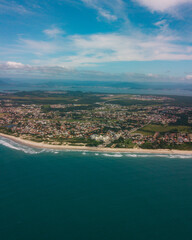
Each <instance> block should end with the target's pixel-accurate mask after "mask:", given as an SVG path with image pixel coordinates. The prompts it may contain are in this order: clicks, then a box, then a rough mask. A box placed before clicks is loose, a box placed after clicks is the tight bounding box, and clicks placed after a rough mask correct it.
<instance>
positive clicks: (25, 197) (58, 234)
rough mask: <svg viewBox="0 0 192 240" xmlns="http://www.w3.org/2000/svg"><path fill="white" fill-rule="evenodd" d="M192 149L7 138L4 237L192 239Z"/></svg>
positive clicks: (0, 212)
mask: <svg viewBox="0 0 192 240" xmlns="http://www.w3.org/2000/svg"><path fill="white" fill-rule="evenodd" d="M191 224H192V156H185V155H150V154H127V153H124V154H120V153H95V152H78V151H77V152H70V151H68V152H67V151H55V150H54V151H53V150H35V149H32V148H29V147H25V146H21V145H19V144H16V143H14V142H12V141H10V140H6V139H4V138H0V240H53V239H54V240H81V239H82V240H128V239H130V240H168V239H169V240H191V239H192V227H191Z"/></svg>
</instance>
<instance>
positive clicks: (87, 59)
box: [0, 24, 192, 68]
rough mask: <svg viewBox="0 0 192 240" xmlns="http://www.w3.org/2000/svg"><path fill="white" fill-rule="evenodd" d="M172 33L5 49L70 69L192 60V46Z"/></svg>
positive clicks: (71, 38)
mask: <svg viewBox="0 0 192 240" xmlns="http://www.w3.org/2000/svg"><path fill="white" fill-rule="evenodd" d="M158 25H159V24H158ZM168 32H169V31H162V32H161V33H160V34H158V35H153V34H143V33H139V32H131V33H130V34H129V35H128V34H123V33H119V34H115V33H111V34H90V35H68V36H60V38H51V39H48V40H47V41H35V40H32V39H20V40H19V44H17V45H14V46H12V48H11V47H7V48H6V51H5V48H4V52H5V53H4V54H5V56H7V55H8V53H9V52H10V54H13V52H15V51H17V52H16V53H17V57H18V56H19V55H20V56H22V55H23V56H24V57H26V55H27V58H30V59H31V63H33V64H34V63H35V64H39V65H55V66H62V67H67V68H70V67H81V66H83V67H85V66H95V65H98V64H103V63H107V62H121V61H153V60H172V61H176V60H192V47H191V46H190V42H186V43H183V42H182V39H180V38H178V37H177V36H175V35H173V34H172V35H169V33H168ZM180 41H181V43H180ZM0 51H1V49H0ZM1 56H3V52H1ZM9 59H11V57H10V58H9ZM19 59H21V58H19Z"/></svg>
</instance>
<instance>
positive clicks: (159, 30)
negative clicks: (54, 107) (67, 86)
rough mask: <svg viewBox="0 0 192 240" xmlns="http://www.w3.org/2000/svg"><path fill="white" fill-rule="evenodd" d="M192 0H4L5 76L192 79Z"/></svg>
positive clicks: (0, 68)
mask: <svg viewBox="0 0 192 240" xmlns="http://www.w3.org/2000/svg"><path fill="white" fill-rule="evenodd" d="M191 12H192V0H15V1H13V0H0V78H11V79H26V81H28V80H29V79H52V80H55V79H61V80H70V79H71V80H86V81H87V80H90V81H103V80H111V81H114V80H117V81H142V82H145V81H148V82H151V81H152V82H161V81H162V82H164V81H165V82H189V83H190V82H191V83H192V14H191Z"/></svg>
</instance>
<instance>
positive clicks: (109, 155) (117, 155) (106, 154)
mask: <svg viewBox="0 0 192 240" xmlns="http://www.w3.org/2000/svg"><path fill="white" fill-rule="evenodd" d="M102 155H103V156H105V157H123V155H122V154H120V153H115V154H109V153H103V154H102Z"/></svg>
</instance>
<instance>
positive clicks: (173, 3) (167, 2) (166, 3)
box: [132, 0, 192, 12]
mask: <svg viewBox="0 0 192 240" xmlns="http://www.w3.org/2000/svg"><path fill="white" fill-rule="evenodd" d="M132 1H136V2H138V3H139V4H140V5H142V6H145V7H147V8H149V9H150V10H151V11H152V12H153V11H159V12H166V11H169V10H170V9H172V8H175V7H178V6H180V5H183V4H186V3H192V0H132Z"/></svg>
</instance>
